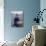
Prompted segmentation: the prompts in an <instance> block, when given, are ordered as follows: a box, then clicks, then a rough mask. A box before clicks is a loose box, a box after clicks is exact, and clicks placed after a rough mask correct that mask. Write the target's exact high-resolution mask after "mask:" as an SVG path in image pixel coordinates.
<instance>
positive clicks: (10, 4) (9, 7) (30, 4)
mask: <svg viewBox="0 0 46 46" xmlns="http://www.w3.org/2000/svg"><path fill="white" fill-rule="evenodd" d="M4 2H5V3H4V27H5V28H4V33H5V34H4V36H5V40H7V41H18V40H19V39H20V38H22V37H24V36H25V35H26V34H27V33H28V32H29V31H30V30H31V28H32V25H34V24H35V22H33V19H34V17H36V16H37V15H36V14H35V12H38V11H39V9H40V0H4ZM13 10H15V11H17V10H18V11H21V10H22V11H24V27H22V28H16V27H14V28H13V27H11V16H12V15H11V11H13Z"/></svg>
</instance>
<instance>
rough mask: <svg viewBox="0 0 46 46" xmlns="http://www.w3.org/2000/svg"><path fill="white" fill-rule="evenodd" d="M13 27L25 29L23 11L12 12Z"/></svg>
mask: <svg viewBox="0 0 46 46" xmlns="http://www.w3.org/2000/svg"><path fill="white" fill-rule="evenodd" d="M11 25H12V27H23V25H24V15H23V11H12V17H11Z"/></svg>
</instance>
